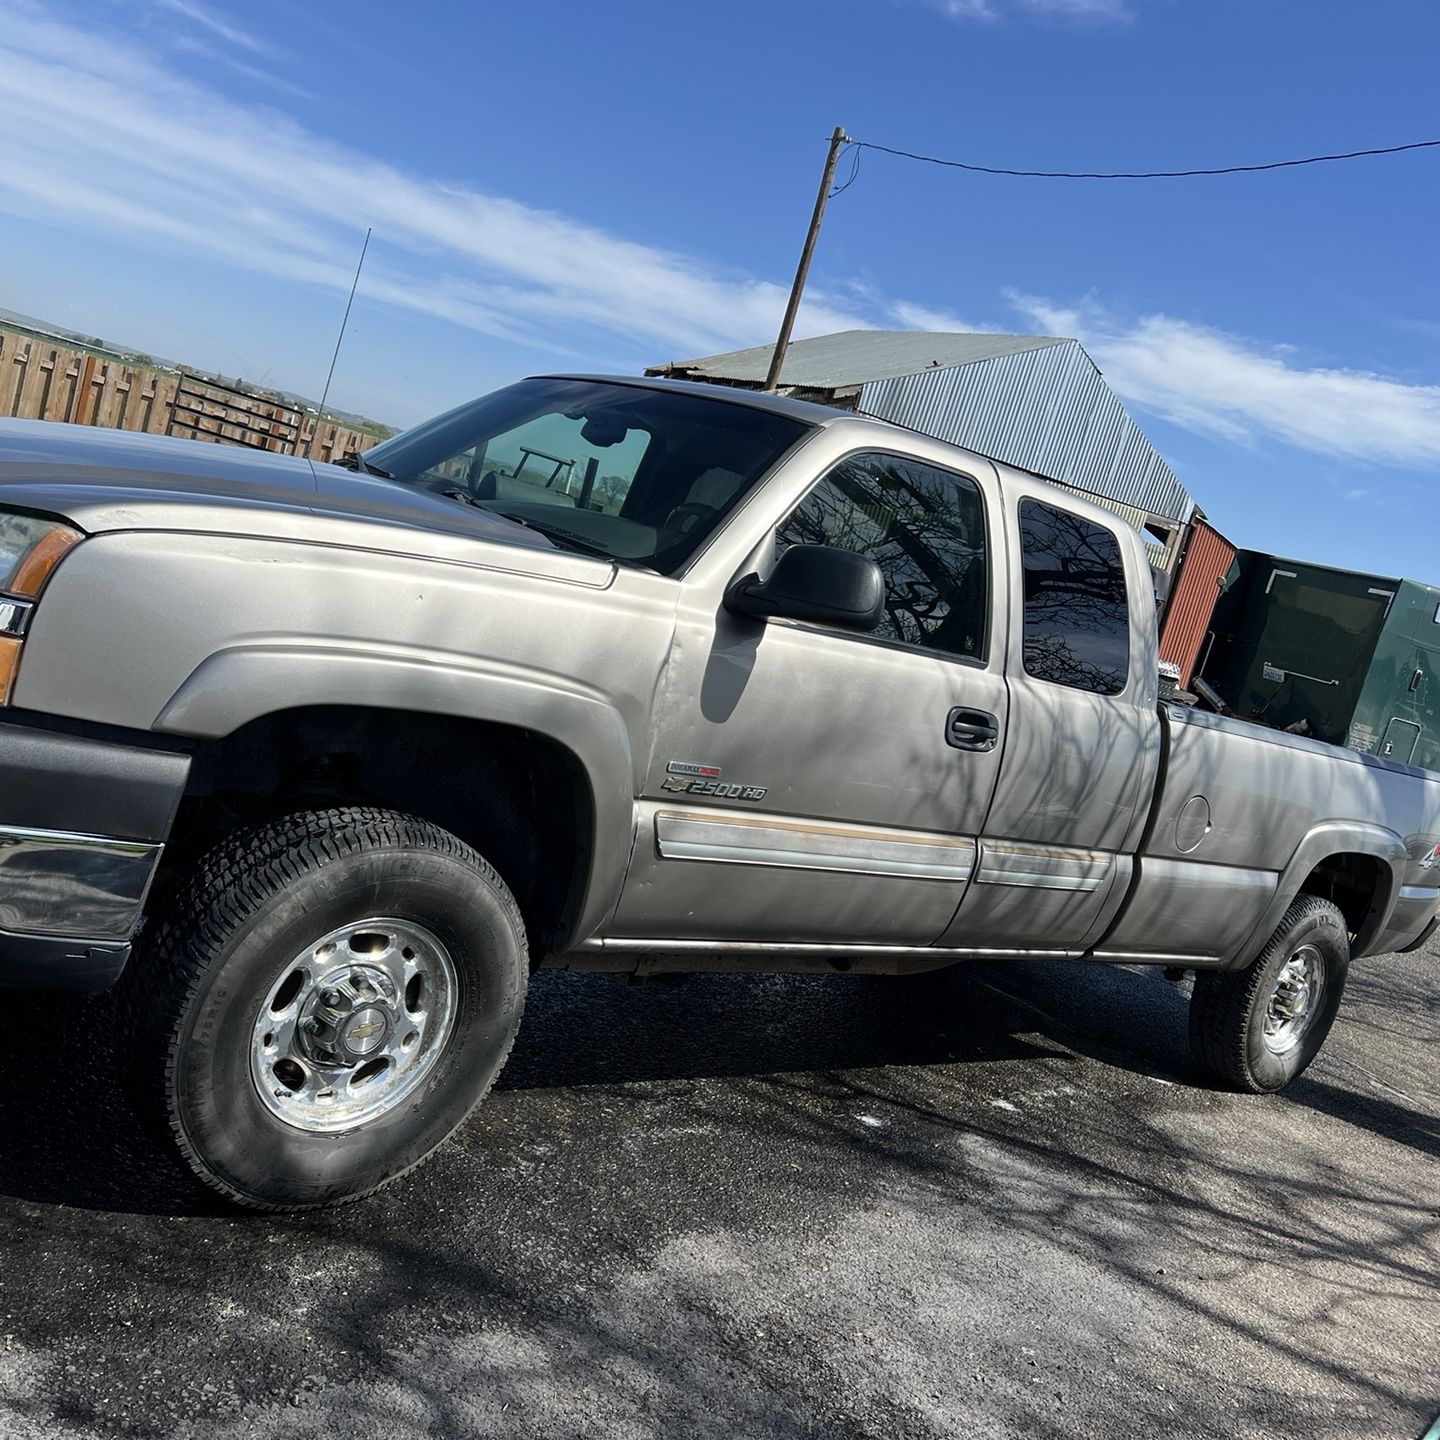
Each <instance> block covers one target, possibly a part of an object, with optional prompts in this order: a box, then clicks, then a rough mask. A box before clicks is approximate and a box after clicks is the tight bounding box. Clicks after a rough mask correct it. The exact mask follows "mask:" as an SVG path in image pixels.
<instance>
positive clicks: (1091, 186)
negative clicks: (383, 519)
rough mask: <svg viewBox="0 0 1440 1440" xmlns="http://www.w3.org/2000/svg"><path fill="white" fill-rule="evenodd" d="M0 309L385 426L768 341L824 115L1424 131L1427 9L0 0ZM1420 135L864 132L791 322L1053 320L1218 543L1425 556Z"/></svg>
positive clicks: (1423, 159)
mask: <svg viewBox="0 0 1440 1440" xmlns="http://www.w3.org/2000/svg"><path fill="white" fill-rule="evenodd" d="M0 37H3V38H0V306H3V307H6V308H10V309H15V310H21V311H25V312H28V313H31V314H38V315H42V316H45V317H47V318H49V319H51V320H53V321H55V322H57V323H60V324H64V325H68V326H72V327H74V328H77V329H81V330H85V331H87V332H90V333H95V334H99V335H102V336H104V337H106V338H108V339H112V340H117V341H122V342H125V343H129V344H132V345H135V346H137V347H139V348H142V349H146V350H150V351H152V352H154V353H157V354H163V355H166V356H170V357H173V358H177V359H182V360H186V361H189V362H191V363H195V364H201V365H207V366H213V367H215V368H217V369H220V370H222V371H224V372H226V373H229V374H235V373H238V374H241V375H243V376H244V377H245V378H247V379H252V380H259V381H266V382H268V383H271V384H277V385H283V386H286V387H290V388H295V389H299V390H302V391H305V392H307V393H310V394H312V395H314V394H317V393H318V392H319V390H320V388H321V385H322V384H323V382H324V376H325V370H326V367H327V365H328V363H329V354H330V349H331V346H332V345H333V343H334V335H335V328H336V325H337V323H338V320H339V315H340V311H341V310H342V309H343V305H344V297H345V291H346V289H347V288H348V285H349V280H350V275H351V272H352V271H353V268H354V263H355V258H356V255H357V254H358V251H359V246H360V241H361V239H362V237H363V235H364V231H365V228H366V226H367V225H370V226H373V227H374V230H375V238H374V240H373V241H372V244H371V251H370V257H369V259H368V260H367V266H366V273H365V276H364V278H363V279H362V281H361V288H360V294H359V297H358V299H357V301H356V306H355V311H354V315H353V317H352V320H351V329H350V334H349V337H348V339H347V342H346V348H345V351H344V352H343V354H342V356H341V360H340V365H339V368H338V370H337V372H336V378H335V383H334V387H333V389H332V392H331V396H332V400H333V401H334V402H335V403H337V404H339V405H341V406H345V407H348V408H352V409H357V410H362V411H364V412H366V413H368V414H371V415H374V416H375V417H377V418H380V419H385V420H389V421H391V422H392V423H396V424H406V423H411V422H413V421H415V420H417V419H419V418H421V417H423V416H424V415H426V414H428V413H431V412H433V411H436V410H439V409H442V408H444V407H446V406H448V405H450V404H452V403H454V402H456V401H458V400H460V399H462V398H465V397H467V396H469V395H472V394H476V393H479V392H482V391H484V390H486V389H489V388H492V387H494V386H496V385H499V384H503V383H506V382H508V381H509V380H511V379H513V378H515V377H517V376H519V375H521V374H526V373H532V372H535V371H538V370H552V369H586V370H613V371H620V372H633V371H636V370H638V369H640V368H641V367H643V366H644V365H646V364H651V363H655V362H657V361H663V360H670V359H678V358H683V357H686V356H691V355H696V354H705V353H709V352H713V351H716V350H723V349H729V348H735V347H739V346H743V345H749V344H757V343H763V342H765V341H768V340H769V339H771V338H772V336H773V332H774V329H775V325H776V322H777V320H778V316H779V312H780V309H781V307H782V305H783V299H784V291H785V287H786V286H787V285H788V282H789V277H790V274H791V272H792V270H793V267H794V262H795V254H796V250H797V248H798V245H799V241H800V237H801V232H802V231H803V227H804V223H805V220H806V218H807V216H808V213H809V207H810V204H811V200H812V198H813V193H814V185H815V182H816V178H817V174H818V167H819V164H820V161H821V159H822V157H823V153H824V146H825V140H826V137H827V136H828V134H829V131H830V129H831V127H832V126H834V125H835V124H837V123H839V124H843V125H844V126H845V127H846V129H847V131H848V132H849V133H850V134H852V135H854V136H857V137H859V138H862V139H866V140H872V141H876V142H879V143H882V144H888V145H893V146H898V147H901V148H905V149H915V150H923V151H929V152H931V153H938V154H943V155H949V156H954V157H957V158H963V159H968V160H974V161H977V162H979V163H982V164H992V165H1002V166H1007V165H1008V166H1015V167H1020V168H1035V167H1040V168H1056V169H1067V168H1085V169H1090V168H1102V169H1104V168H1120V169H1150V168H1172V167H1183V166H1188V165H1205V164H1213V163H1243V162H1249V161H1256V160H1266V159H1275V158H1283V157H1286V156H1290V155H1297V154H1307V153H1313V152H1316V151H1322V150H1331V149H1350V148H1357V147H1360V146H1366V145H1383V144H1388V143H1395V142H1397V141H1403V140H1409V139H1415V138H1424V137H1429V136H1432V135H1436V134H1440V119H1437V117H1436V114H1435V110H1434V103H1433V102H1434V93H1435V78H1434V57H1435V55H1436V54H1437V53H1440V6H1436V5H1434V4H1433V3H1430V0H1391V3H1387V4H1385V5H1358V4H1345V3H1334V4H1331V3H1317V0H1265V3H1259V4H1257V3H1255V0H826V3H824V4H821V3H818V0H816V3H811V0H769V3H764V4H761V3H746V0H730V3H727V4H725V5H720V6H717V5H703V6H702V5H672V6H661V5H656V4H653V3H649V4H641V3H630V0H607V3H605V4H595V3H573V4H572V3H555V4H542V3H530V4H526V5H514V4H494V3H460V0H447V3H440V0H428V3H427V0H411V3H409V4H406V5H403V6H397V5H394V4H392V3H378V0H345V3H343V4H342V3H337V0H310V3H308V4H303V5H300V4H295V3H293V0H287V3H280V0H248V3H246V4H244V5H241V4H239V3H237V0H144V3H142V0H84V3H81V0H50V3H43V4H42V3H38V0H0ZM1437 182H1440V151H1429V152H1418V153H1416V154H1411V155H1405V156H1394V157H1386V158H1380V159H1375V160H1368V161H1363V162H1353V163H1350V164H1345V165H1332V166H1317V167H1311V168H1309V169H1303V170H1293V171H1282V172H1279V173H1271V174H1265V175H1258V176H1234V177H1227V178H1221V179H1208V180H1191V181H1155V182H1147V183H1119V182H1117V183H1110V184H1102V183H1082V182H1062V181H1049V182H1041V181H1027V180H1015V179H1004V178H999V177H982V176H972V175H962V174H958V173H956V172H951V171H942V170H937V169H934V168H931V167H925V166H919V165H915V164H913V163H910V162H907V161H904V160H901V159H895V158H891V157H886V156H881V155H876V154H874V153H869V154H867V155H866V156H865V157H864V160H863V163H862V166H861V169H860V173H859V177H858V179H857V181H856V183H855V184H854V185H853V186H851V188H850V189H848V190H847V191H846V192H845V193H844V194H843V195H841V196H839V197H838V198H837V199H836V200H835V201H834V203H833V205H832V207H831V210H830V214H829V216H828V218H827V220H826V225H825V230H824V232H823V234H822V237H821V242H820V248H819V252H818V254H817V258H816V262H815V267H814V270H813V272H812V279H811V292H810V299H809V303H808V304H807V306H806V308H805V310H804V312H802V324H801V327H800V332H799V333H818V332H821V331H824V330H829V329H836V328H843V327H846V326H852V325H879V326H887V327H897V326H902V325H907V326H920V327H925V328H944V329H969V328H977V329H979V328H983V329H997V330H1006V331H1017V332H1037V333H1048V334H1062V335H1074V336H1077V337H1078V338H1079V339H1080V340H1081V341H1082V342H1083V343H1084V344H1085V345H1086V347H1087V349H1088V350H1089V351H1090V353H1091V354H1092V356H1094V358H1095V360H1096V361H1097V363H1098V364H1099V365H1100V366H1101V368H1102V369H1103V370H1104V372H1105V373H1106V376H1107V377H1108V378H1109V380H1110V382H1111V383H1112V385H1113V386H1114V387H1115V388H1116V390H1117V391H1118V392H1119V393H1120V394H1121V396H1122V398H1124V399H1125V401H1126V403H1127V404H1128V405H1129V406H1130V408H1131V410H1132V411H1133V412H1134V413H1135V415H1136V416H1137V418H1138V419H1139V420H1140V422H1141V424H1142V425H1143V426H1144V427H1145V429H1146V431H1147V432H1148V433H1149V434H1150V436H1151V437H1152V439H1153V440H1154V442H1155V443H1156V445H1157V446H1158V448H1159V449H1160V450H1161V451H1162V452H1163V453H1164V454H1165V455H1166V457H1167V458H1168V459H1169V460H1170V462H1171V463H1172V464H1173V465H1174V466H1175V468H1176V470H1177V471H1178V472H1179V474H1180V475H1181V477H1182V478H1183V479H1184V480H1185V482H1186V483H1187V484H1188V485H1189V487H1190V489H1191V490H1192V492H1193V493H1194V495H1195V496H1196V498H1197V500H1198V501H1199V503H1200V504H1201V505H1202V506H1203V507H1204V508H1205V510H1206V511H1207V512H1208V513H1209V514H1210V516H1211V517H1212V519H1213V520H1214V521H1215V522H1216V523H1217V524H1218V525H1219V526H1220V527H1221V529H1223V530H1224V531H1225V532H1226V533H1227V534H1229V535H1230V536H1231V537H1232V538H1233V539H1235V540H1236V541H1237V542H1239V543H1240V544H1242V545H1247V546H1251V547H1254V548H1257V549H1265V550H1273V551H1276V552H1279V553H1284V554H1291V555H1296V556H1299V557H1302V558H1308V559H1313V560H1318V561H1322V562H1326V563H1331V564H1339V565H1347V566H1352V567H1354V568H1358V569H1371V570H1375V571H1377V572H1385V573H1399V574H1406V575H1410V576H1413V577H1414V578H1417V579H1421V580H1429V581H1431V582H1440V557H1437V556H1436V555H1435V554H1434V543H1433V541H1432V538H1431V532H1430V526H1429V521H1430V517H1431V513H1432V502H1433V498H1434V496H1435V494H1436V475H1437V471H1440V267H1437V265H1436V263H1435V256H1436V253H1437V243H1436V239H1435V236H1436V232H1437V229H1440V183H1437Z"/></svg>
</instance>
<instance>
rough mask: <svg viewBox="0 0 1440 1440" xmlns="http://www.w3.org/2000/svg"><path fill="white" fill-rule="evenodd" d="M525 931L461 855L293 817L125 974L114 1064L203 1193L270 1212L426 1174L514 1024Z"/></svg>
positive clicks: (345, 822)
mask: <svg viewBox="0 0 1440 1440" xmlns="http://www.w3.org/2000/svg"><path fill="white" fill-rule="evenodd" d="M528 974H529V964H528V954H527V949H526V942H525V927H524V924H523V922H522V920H521V917H520V914H519V912H518V910H517V908H516V905H515V901H514V899H513V898H512V897H511V895H510V892H509V890H508V889H507V888H506V887H505V884H504V882H503V881H502V880H501V879H500V877H499V876H498V875H497V874H496V873H495V871H494V870H493V869H491V867H490V866H489V865H488V864H486V862H485V861H484V860H482V859H481V858H480V857H479V856H478V855H476V854H475V852H474V851H473V850H471V849H470V848H469V847H468V846H466V845H464V844H462V843H461V842H460V841H459V840H457V839H456V838H455V837H454V836H453V835H450V834H448V833H446V832H445V831H443V830H440V829H438V828H437V827H435V826H433V825H430V824H428V823H427V822H425V821H421V820H417V819H413V818H411V817H408V816H404V815H398V814H395V813H393V812H390V811H384V810H370V809H349V808H347V809H335V810H325V811H315V812H304V813H298V814H295V815H291V816H288V817H286V818H285V819H283V820H280V821H276V822H274V823H272V824H267V825H262V826H260V827H258V828H257V829H254V830H251V831H249V832H246V833H244V834H241V835H238V836H236V837H233V838H232V839H230V840H227V841H225V842H224V843H223V844H221V845H220V846H219V847H218V848H217V849H215V850H214V851H212V852H211V853H210V854H209V855H207V856H206V857H205V858H204V859H203V860H202V861H201V862H200V863H199V864H198V865H197V867H196V869H195V872H194V874H193V875H192V876H191V878H190V880H189V883H188V884H187V885H186V886H185V887H184V888H183V889H182V891H181V893H180V894H179V895H178V896H177V898H176V901H175V903H174V905H173V906H172V907H171V910H170V913H169V914H168V916H167V917H166V918H165V919H164V920H163V921H162V922H161V925H160V927H159V930H158V933H157V934H156V935H155V937H154V940H153V942H152V943H150V944H149V945H148V946H147V947H146V953H142V954H141V955H140V956H138V957H137V960H136V962H135V963H134V964H133V965H132V966H131V968H130V971H129V973H128V974H127V977H126V980H125V982H124V987H123V990H122V994H121V1004H120V1008H119V1027H120V1034H119V1050H120V1054H121V1056H122V1059H123V1061H124V1063H125V1065H126V1068H127V1070H128V1072H129V1078H130V1080H131V1082H132V1088H134V1090H135V1091H136V1094H137V1099H138V1101H139V1104H140V1105H141V1106H142V1107H143V1113H142V1118H143V1119H146V1120H148V1121H150V1122H151V1123H152V1128H154V1129H156V1130H157V1131H159V1132H160V1133H161V1134H162V1135H163V1136H164V1137H165V1138H167V1139H168V1140H169V1141H170V1142H171V1143H172V1144H173V1145H174V1146H175V1147H176V1148H178V1150H179V1152H180V1154H181V1156H182V1157H183V1158H184V1160H185V1161H186V1162H187V1163H188V1164H189V1166H190V1168H191V1169H192V1170H193V1171H194V1172H195V1173H196V1174H197V1175H198V1176H199V1177H200V1179H201V1180H203V1181H204V1182H205V1183H206V1184H207V1185H209V1186H211V1187H212V1188H213V1189H215V1190H217V1191H219V1192H220V1193H221V1194H222V1195H224V1196H226V1197H227V1198H228V1199H230V1200H232V1201H234V1202H236V1203H239V1204H242V1205H246V1206H249V1207H251V1208H255V1209H262V1210H299V1209H308V1208H312V1207H315V1206H320V1205H328V1204H335V1203H338V1202H340V1201H343V1200H350V1199H355V1198H357V1197H359V1196H361V1195H364V1194H367V1193H368V1192H370V1191H372V1190H374V1189H376V1188H378V1187H379V1186H381V1185H383V1184H385V1183H386V1182H388V1181H390V1180H393V1179H395V1178H396V1177H397V1176H399V1175H401V1174H403V1173H404V1172H405V1171H406V1170H409V1169H411V1168H412V1167H414V1166H415V1165H418V1164H419V1163H420V1162H421V1161H422V1160H424V1159H425V1158H426V1157H427V1156H428V1155H429V1154H430V1153H431V1152H432V1151H434V1149H435V1148H436V1147H437V1146H438V1145H440V1144H441V1143H442V1142H443V1141H444V1140H445V1139H446V1138H447V1137H448V1136H449V1135H450V1134H451V1132H452V1131H454V1130H455V1128H456V1127H457V1126H458V1125H459V1124H460V1123H461V1122H462V1121H463V1120H464V1119H465V1117H466V1115H468V1114H469V1112H470V1110H471V1109H472V1108H473V1106H474V1105H475V1104H476V1103H477V1102H478V1101H479V1100H480V1098H481V1097H482V1096H483V1095H484V1094H485V1092H486V1091H487V1090H488V1089H489V1088H490V1085H491V1084H492V1082H493V1081H494V1079H495V1077H496V1075H498V1074H499V1072H500V1068H501V1066H502V1065H503V1064H504V1063H505V1059H506V1056H507V1055H508V1054H509V1051H510V1046H511V1044H512V1042H513V1041H514V1038H515V1033H516V1030H517V1029H518V1027H519V1023H520V1013H521V1009H522V1007H523V1004H524V996H525V986H526V980H527V977H528Z"/></svg>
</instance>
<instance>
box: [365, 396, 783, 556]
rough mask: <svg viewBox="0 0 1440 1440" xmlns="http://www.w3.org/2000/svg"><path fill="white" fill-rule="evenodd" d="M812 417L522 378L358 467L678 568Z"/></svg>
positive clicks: (558, 540)
mask: <svg viewBox="0 0 1440 1440" xmlns="http://www.w3.org/2000/svg"><path fill="white" fill-rule="evenodd" d="M808 428H809V427H808V426H806V425H805V424H804V423H803V422H801V421H799V420H795V419H792V418H791V417H790V416H788V415H776V414H773V413H770V412H768V411H765V410H761V409H757V408H755V407H754V406H750V405H745V404H739V403H730V402H728V401H724V400H711V399H709V398H707V397H705V396H702V395H691V394H686V393H683V392H679V391H674V390H651V389H647V388H646V387H644V386H641V385H615V384H606V383H604V382H603V381H593V380H556V379H538V380H524V381H522V382H521V383H520V384H518V385H511V386H509V387H507V388H506V389H504V390H497V391H496V392H495V393H494V394H493V395H487V396H486V397H485V398H484V399H483V400H475V401H473V402H471V403H470V404H469V405H462V406H460V408H459V409H458V410H452V411H450V412H449V413H448V414H446V415H441V416H440V417H439V418H438V419H435V420H431V421H428V422H427V423H426V424H424V425H417V426H416V427H415V429H413V430H407V431H405V432H404V433H403V434H400V435H397V436H396V437H395V438H394V439H393V440H387V441H386V442H385V443H384V444H383V445H377V446H376V447H375V448H374V449H373V450H370V451H367V452H366V455H365V460H366V463H367V465H372V466H376V467H378V468H379V469H381V470H385V471H388V472H389V473H390V476H391V478H392V479H394V480H396V481H398V482H400V483H402V484H406V485H414V486H417V487H420V488H422V489H426V490H431V491H434V492H437V493H439V494H441V495H445V496H447V497H448V498H450V499H453V500H454V501H455V502H456V504H460V505H466V504H468V505H478V506H480V507H481V508H482V509H486V510H494V511H496V512H497V513H499V514H501V515H506V516H509V517H510V518H512V519H516V520H521V521H523V522H524V523H525V524H526V525H528V526H529V527H530V528H531V529H532V530H538V531H540V532H541V533H542V534H544V535H547V536H549V537H550V538H551V540H552V541H554V543H555V544H557V545H559V546H561V547H562V548H570V549H577V550H584V551H588V552H591V553H597V554H600V555H604V556H608V557H613V558H614V559H617V560H630V561H635V562H637V563H639V564H642V565H648V566H653V567H654V568H655V569H657V570H674V569H675V568H676V567H678V566H679V565H681V564H683V563H684V562H685V561H686V560H687V559H688V558H689V557H690V556H691V555H692V554H693V553H694V552H695V550H697V549H698V548H699V546H700V545H701V543H702V542H703V541H704V540H705V538H706V536H708V535H709V534H711V532H712V531H714V530H715V528H716V527H717V526H718V525H719V524H720V523H721V521H722V520H723V519H724V518H725V516H727V515H728V514H729V513H730V512H731V511H732V510H733V509H734V508H735V506H736V505H738V504H739V503H740V501H741V500H742V499H743V498H744V497H745V495H746V494H747V493H748V492H749V490H750V488H751V487H752V486H753V485H754V484H755V483H756V481H758V480H759V479H760V478H761V477H762V476H763V475H764V474H765V473H766V471H768V470H769V469H770V468H771V466H773V465H774V464H775V462H776V461H777V460H778V459H779V458H780V457H781V456H782V455H783V454H784V453H785V452H786V451H787V450H789V449H790V448H791V446H793V445H794V444H795V443H796V442H797V441H798V440H800V439H801V438H802V437H803V436H804V435H805V434H806V433H807V431H808Z"/></svg>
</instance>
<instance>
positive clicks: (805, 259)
mask: <svg viewBox="0 0 1440 1440" xmlns="http://www.w3.org/2000/svg"><path fill="white" fill-rule="evenodd" d="M849 140H850V137H849V136H848V135H847V134H846V133H845V128H844V126H842V125H837V126H836V127H835V133H834V134H833V135H832V136H831V137H830V149H829V151H828V152H827V153H826V155H825V170H824V172H823V173H822V174H821V176H820V189H819V191H818V192H817V194H816V196H815V213H814V214H813V215H812V216H811V217H810V229H809V230H808V231H806V233H805V248H804V249H803V250H801V252H800V263H799V265H797V266H796V267H795V283H794V284H793V285H792V286H791V287H790V301H789V303H788V304H787V305H786V306H785V318H784V319H783V320H782V321H781V322H780V334H779V336H778V337H777V339H776V341H775V353H774V354H773V355H772V356H771V357H770V373H769V374H768V375H767V376H766V377H765V391H766V393H767V394H770V395H773V394H774V393H775V390H776V387H777V386H778V385H779V384H780V367H781V366H782V365H784V363H785V352H786V351H787V350H788V349H789V348H790V332H791V331H792V330H793V329H794V328H795V314H796V312H797V311H798V310H799V309H800V296H801V295H802V294H803V293H804V291H805V277H806V276H807V275H809V273H810V257H811V256H812V255H813V254H814V253H815V237H816V236H817V235H819V233H820V221H821V220H822V219H824V217H825V202H826V201H827V200H828V199H829V198H830V186H831V183H832V182H833V181H834V179H835V160H836V157H837V156H838V155H839V154H840V147H841V146H842V145H845V144H848V143H849Z"/></svg>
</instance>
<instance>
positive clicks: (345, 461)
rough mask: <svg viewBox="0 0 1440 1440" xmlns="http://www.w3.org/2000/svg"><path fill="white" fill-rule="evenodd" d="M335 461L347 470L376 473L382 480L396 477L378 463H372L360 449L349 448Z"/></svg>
mask: <svg viewBox="0 0 1440 1440" xmlns="http://www.w3.org/2000/svg"><path fill="white" fill-rule="evenodd" d="M335 463H336V464H337V465H339V466H341V467H342V468H343V469H345V470H354V471H357V472H358V473H359V474H361V475H375V476H378V477H379V478H380V479H381V480H393V479H394V478H395V477H394V476H393V475H392V474H391V473H390V472H389V471H388V470H382V469H381V468H380V467H379V466H378V465H372V464H371V463H370V462H369V461H368V460H367V459H366V458H365V457H364V456H363V455H362V454H361V453H360V452H359V451H358V450H347V451H346V452H345V454H344V455H343V456H341V458H340V459H339V460H337V461H336V462H335Z"/></svg>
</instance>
